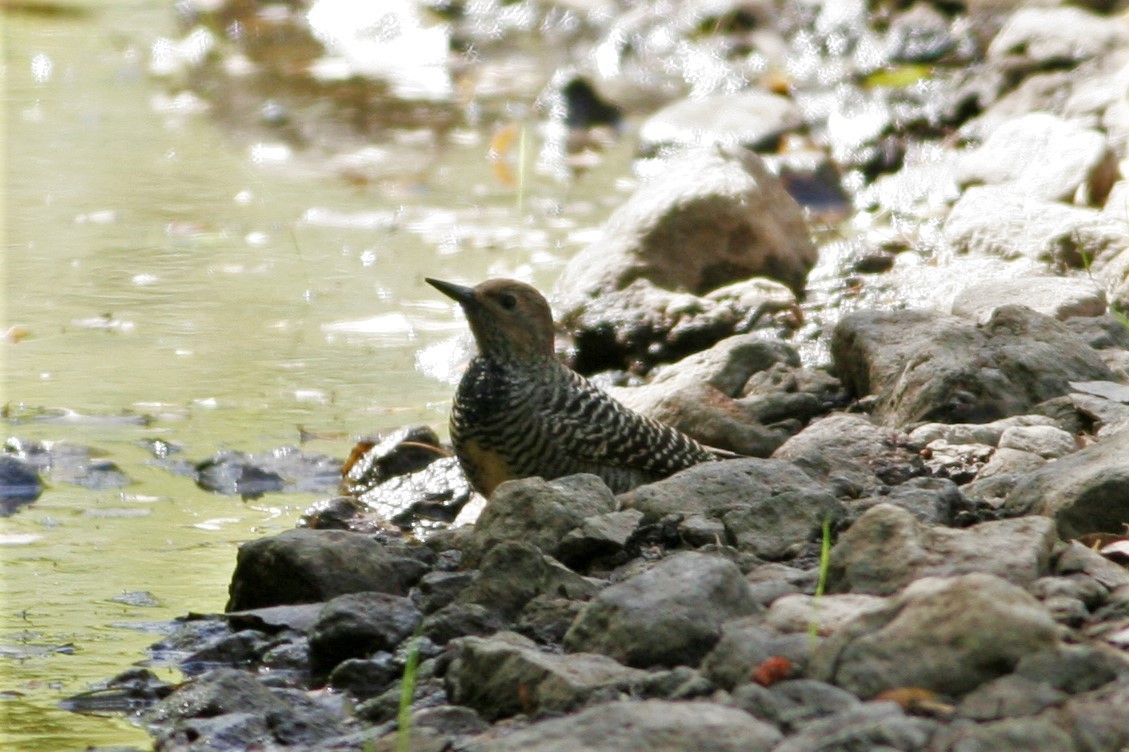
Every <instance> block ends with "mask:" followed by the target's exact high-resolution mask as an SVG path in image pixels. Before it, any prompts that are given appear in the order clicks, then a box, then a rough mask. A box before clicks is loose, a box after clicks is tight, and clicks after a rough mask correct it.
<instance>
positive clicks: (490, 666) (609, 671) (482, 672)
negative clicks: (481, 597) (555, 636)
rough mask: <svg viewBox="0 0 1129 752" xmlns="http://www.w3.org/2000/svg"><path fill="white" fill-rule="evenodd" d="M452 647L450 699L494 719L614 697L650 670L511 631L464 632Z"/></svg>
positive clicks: (449, 678)
mask: <svg viewBox="0 0 1129 752" xmlns="http://www.w3.org/2000/svg"><path fill="white" fill-rule="evenodd" d="M452 647H453V649H454V659H453V660H452V662H451V665H450V667H449V668H448V670H447V675H446V682H447V692H448V694H449V695H450V697H451V700H452V701H453V702H455V703H457V704H460V705H467V706H469V707H471V708H474V709H475V710H476V711H477V712H478V713H479V714H480V715H481V716H482V717H483V718H486V719H487V720H491V721H493V720H497V719H499V718H506V717H509V716H513V715H517V714H518V713H525V714H526V715H535V714H538V713H551V712H564V711H567V710H572V709H574V708H577V707H579V706H582V705H584V704H586V703H588V702H591V701H594V700H598V699H612V698H615V697H618V696H619V695H620V694H621V693H625V692H628V691H629V690H630V688H631V687H632V686H634V685H636V684H639V683H641V682H642V681H643V679H644V677H645V676H646V673H645V672H643V671H640V670H638V669H634V668H628V667H627V666H624V665H622V664H620V663H617V662H616V661H614V660H612V659H611V658H608V657H607V656H603V655H593V654H589V653H575V654H571V655H559V654H555V653H549V652H545V651H543V650H541V649H540V648H538V647H537V645H536V644H535V643H534V642H533V641H532V640H530V639H528V638H526V637H522V636H521V635H518V634H515V633H513V632H499V633H498V634H495V635H493V636H491V637H462V638H460V639H458V640H456V641H454V642H453V643H452Z"/></svg>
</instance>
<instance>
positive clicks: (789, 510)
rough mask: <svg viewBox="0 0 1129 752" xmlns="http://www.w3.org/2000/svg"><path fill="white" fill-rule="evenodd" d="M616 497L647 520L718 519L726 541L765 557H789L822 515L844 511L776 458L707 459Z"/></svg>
mask: <svg viewBox="0 0 1129 752" xmlns="http://www.w3.org/2000/svg"><path fill="white" fill-rule="evenodd" d="M617 498H618V499H619V502H620V506H621V507H623V508H625V509H638V510H639V511H641V512H643V515H644V519H645V520H646V521H649V522H657V521H659V520H661V519H662V518H663V517H665V516H667V515H670V514H678V515H682V516H684V517H688V516H691V515H703V516H706V517H709V518H713V519H720V520H721V521H722V522H723V523H724V525H725V531H726V538H727V541H726V542H729V543H732V544H735V545H737V546H738V547H740V548H742V549H743V550H746V551H748V552H750V553H753V554H755V555H757V556H764V557H765V558H781V557H784V556H786V555H788V554H790V553H791V554H793V555H794V553H795V549H796V548H797V547H799V546H802V545H803V544H804V543H806V542H807V541H808V540H812V539H818V537H819V535H820V527H821V525H822V524H823V521H824V519H827V518H831V519H833V520H834V519H836V518H838V517H840V516H842V515H843V514H844V511H843V508H842V505H841V504H840V503H839V502H838V501H836V500H835V498H834V497H833V496H832V495H831V494H830V493H829V492H828V491H827V490H826V489H825V488H824V487H823V486H821V485H819V484H818V483H816V482H815V481H813V480H812V479H811V478H810V477H808V476H807V475H806V474H805V473H803V472H801V471H800V470H799V469H797V468H796V467H795V466H794V465H792V464H791V463H788V462H783V461H780V460H761V459H735V460H726V461H724V462H708V463H705V464H701V465H697V466H696V467H692V468H689V469H688V470H683V471H682V472H680V473H677V474H675V475H673V476H671V477H670V478H667V479H665V480H661V481H658V482H656V483H650V484H648V485H645V486H640V487H639V488H636V489H633V490H631V491H629V492H627V493H625V494H621V495H620V496H618V497H617Z"/></svg>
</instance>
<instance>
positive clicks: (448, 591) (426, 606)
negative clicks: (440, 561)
mask: <svg viewBox="0 0 1129 752" xmlns="http://www.w3.org/2000/svg"><path fill="white" fill-rule="evenodd" d="M474 578H475V572H473V571H466V570H464V571H459V572H428V573H427V574H425V575H424V576H423V577H422V578H420V581H419V582H418V583H417V584H416V586H415V587H414V588H412V592H411V593H410V595H409V597H410V598H411V599H412V603H414V604H415V607H416V608H418V609H419V610H420V611H421V612H423V613H425V614H430V613H432V612H433V611H438V610H439V609H441V608H443V607H444V606H446V605H447V604H448V603H450V602H452V601H453V600H455V598H456V597H458V595H459V593H461V592H462V591H463V590H466V588H467V587H469V586H470V584H471V583H473V582H474Z"/></svg>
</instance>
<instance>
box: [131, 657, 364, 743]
mask: <svg viewBox="0 0 1129 752" xmlns="http://www.w3.org/2000/svg"><path fill="white" fill-rule="evenodd" d="M146 721H147V722H149V723H153V724H157V738H156V742H157V748H158V749H178V750H179V749H184V750H213V749H248V748H250V747H251V746H253V745H256V744H264V743H266V744H278V745H282V746H289V745H305V746H307V747H310V746H315V745H316V744H318V742H320V741H323V740H325V739H328V738H330V737H332V736H334V735H336V734H338V733H340V732H341V727H342V723H343V718H341V717H340V716H337V715H335V714H333V713H332V712H330V711H329V710H327V709H326V708H324V707H322V706H321V705H319V704H317V703H315V702H314V701H313V700H311V699H309V698H308V697H307V696H306V694H305V693H304V692H300V691H295V690H271V689H267V688H266V687H264V686H263V685H262V684H260V683H259V682H258V681H256V679H255V677H254V676H253V675H252V674H250V673H248V672H246V671H240V670H237V669H217V670H215V671H211V672H208V673H206V674H203V675H201V676H199V677H197V678H195V679H193V680H191V681H188V682H185V683H184V684H182V685H180V687H179V688H178V689H177V690H176V691H175V692H173V693H172V694H171V695H169V696H168V697H167V698H165V699H164V700H162V701H161V702H159V703H158V704H157V705H155V706H154V707H153V709H152V710H151V711H150V712H149V713H148V714H147V716H146Z"/></svg>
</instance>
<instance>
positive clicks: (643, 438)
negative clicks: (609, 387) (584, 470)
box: [539, 373, 714, 474]
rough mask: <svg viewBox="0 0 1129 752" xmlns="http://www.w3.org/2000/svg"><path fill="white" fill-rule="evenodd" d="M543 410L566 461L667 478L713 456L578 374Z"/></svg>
mask: <svg viewBox="0 0 1129 752" xmlns="http://www.w3.org/2000/svg"><path fill="white" fill-rule="evenodd" d="M570 376H571V377H573V378H574V379H575V382H574V383H573V384H571V385H570V386H572V388H571V389H567V390H562V391H561V396H560V398H559V399H556V400H553V401H552V403H551V404H547V405H545V406H543V412H542V414H541V415H540V416H539V422H540V424H541V425H542V426H544V429H545V430H546V431H547V432H548V433H549V434H550V435H551V436H552V437H553V442H554V444H555V445H556V446H559V447H560V448H561V451H564V452H566V453H568V454H569V456H570V457H572V458H574V459H577V460H581V461H585V462H592V463H596V464H600V465H605V466H608V467H627V468H634V469H637V470H643V471H647V472H654V473H660V474H668V473H672V472H675V471H677V470H681V469H683V468H685V467H689V466H690V465H694V464H697V463H699V462H704V461H706V460H709V459H713V457H714V455H713V453H711V452H710V451H709V450H708V449H706V448H705V447H702V446H701V445H700V444H698V443H697V442H695V441H694V440H693V439H691V438H690V437H688V436H686V435H685V434H683V433H681V432H680V431H677V430H676V429H674V428H671V427H670V426H667V425H664V424H663V423H660V422H658V421H656V420H653V419H651V418H648V417H646V416H643V415H640V414H639V413H636V412H634V411H632V410H630V409H628V408H627V407H625V406H624V405H622V404H621V403H619V402H618V401H616V400H615V399H614V398H612V397H611V396H610V395H608V394H607V393H606V392H604V391H602V390H600V389H598V388H597V387H596V386H594V385H593V384H592V383H591V382H589V381H588V380H587V379H584V378H583V377H582V376H579V375H577V374H571V373H570Z"/></svg>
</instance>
